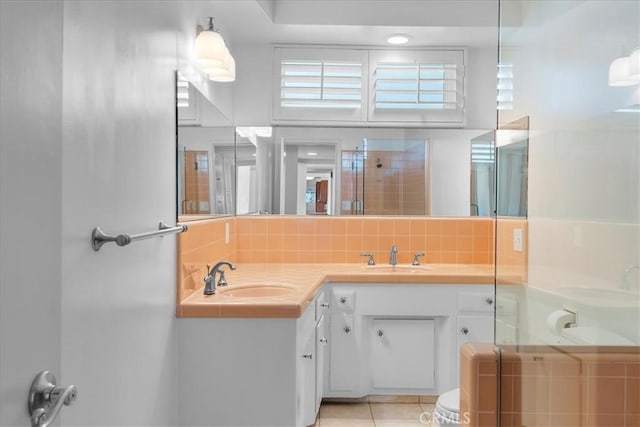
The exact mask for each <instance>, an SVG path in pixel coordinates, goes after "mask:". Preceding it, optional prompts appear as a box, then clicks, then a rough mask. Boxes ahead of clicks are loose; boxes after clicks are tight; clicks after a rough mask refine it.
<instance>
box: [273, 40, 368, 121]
mask: <svg viewBox="0 0 640 427" xmlns="http://www.w3.org/2000/svg"><path fill="white" fill-rule="evenodd" d="M273 57H274V72H273V121H274V122H275V123H278V122H288V121H294V122H295V121H313V122H317V121H331V122H363V121H365V120H366V114H367V112H366V106H367V98H368V96H367V89H368V84H367V76H368V72H369V70H368V60H367V59H368V58H367V57H368V51H367V50H366V49H346V48H345V49H340V48H322V47H313V48H302V47H274V55H273ZM282 61H321V62H332V61H335V62H359V63H360V64H361V73H362V74H361V87H360V91H361V98H360V101H359V107H357V108H330V107H329V108H328V107H303V108H295V107H286V106H282V105H281V102H282V99H281V93H282V92H281V91H282V87H281V84H282V69H281V67H282Z"/></svg>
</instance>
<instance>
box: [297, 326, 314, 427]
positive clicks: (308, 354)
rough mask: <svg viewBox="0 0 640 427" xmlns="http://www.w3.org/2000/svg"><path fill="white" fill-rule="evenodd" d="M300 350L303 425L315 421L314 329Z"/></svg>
mask: <svg viewBox="0 0 640 427" xmlns="http://www.w3.org/2000/svg"><path fill="white" fill-rule="evenodd" d="M312 331H313V333H312V334H311V335H310V336H309V337H308V338H307V340H306V341H305V344H304V346H303V350H302V355H301V356H300V357H302V372H301V374H302V422H303V423H304V425H305V426H308V425H311V424H313V423H315V421H316V355H315V350H316V340H315V329H313V330H312Z"/></svg>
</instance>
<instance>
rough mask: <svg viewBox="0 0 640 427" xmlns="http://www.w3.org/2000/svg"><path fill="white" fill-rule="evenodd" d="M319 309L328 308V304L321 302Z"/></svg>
mask: <svg viewBox="0 0 640 427" xmlns="http://www.w3.org/2000/svg"><path fill="white" fill-rule="evenodd" d="M320 307H322V308H329V303H328V302H323V303H322V304H320Z"/></svg>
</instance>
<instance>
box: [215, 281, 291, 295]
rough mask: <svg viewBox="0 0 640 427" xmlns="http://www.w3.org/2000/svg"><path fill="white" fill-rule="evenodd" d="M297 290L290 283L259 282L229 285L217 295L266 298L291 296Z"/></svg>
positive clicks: (217, 291) (218, 291)
mask: <svg viewBox="0 0 640 427" xmlns="http://www.w3.org/2000/svg"><path fill="white" fill-rule="evenodd" d="M295 290H296V287H295V286H294V285H291V284H289V283H277V282H257V283H243V284H240V285H229V286H226V287H224V288H218V289H217V290H216V293H217V294H218V295H221V296H226V297H237V298H264V297H280V296H284V295H289V294H291V293H293V292H295Z"/></svg>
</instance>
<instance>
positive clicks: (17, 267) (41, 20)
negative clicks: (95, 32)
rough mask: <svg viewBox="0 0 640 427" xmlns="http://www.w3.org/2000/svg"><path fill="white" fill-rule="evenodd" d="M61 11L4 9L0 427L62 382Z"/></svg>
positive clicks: (17, 419)
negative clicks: (43, 387)
mask: <svg viewBox="0 0 640 427" xmlns="http://www.w3.org/2000/svg"><path fill="white" fill-rule="evenodd" d="M61 81H62V3H61V2H60V1H29V2H19V1H15V2H13V1H2V2H0V93H1V94H0V140H1V143H0V206H1V207H2V214H1V215H0V235H2V238H1V239H0V425H2V426H7V427H9V426H28V425H30V423H29V416H28V414H27V410H26V403H27V392H28V390H29V386H30V385H31V381H32V380H33V378H34V377H35V375H36V374H37V373H38V372H39V371H41V370H44V369H47V370H50V371H51V372H53V373H54V374H55V375H56V376H57V378H58V380H59V381H60V382H62V383H69V382H70V381H72V378H70V377H68V376H66V375H61V374H60V287H61V255H60V238H61V236H62V233H61V231H60V225H61V214H62V197H61V195H62V169H61V165H62V113H61V107H62V88H61V84H60V83H61Z"/></svg>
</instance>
